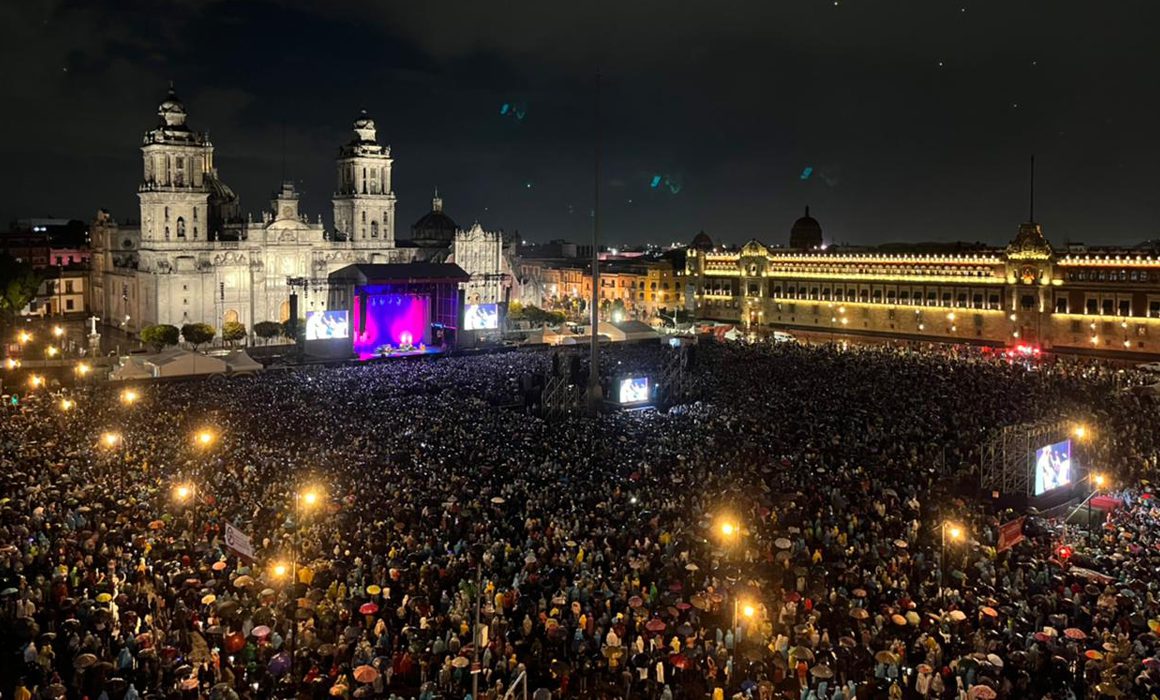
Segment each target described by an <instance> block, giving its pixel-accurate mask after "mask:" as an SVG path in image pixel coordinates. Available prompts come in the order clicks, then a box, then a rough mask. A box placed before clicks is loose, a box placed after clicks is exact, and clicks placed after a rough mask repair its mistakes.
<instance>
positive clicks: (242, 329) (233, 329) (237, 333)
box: [222, 321, 246, 345]
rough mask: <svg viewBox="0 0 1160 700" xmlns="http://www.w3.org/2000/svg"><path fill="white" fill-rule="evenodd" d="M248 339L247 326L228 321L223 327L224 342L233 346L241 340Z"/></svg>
mask: <svg viewBox="0 0 1160 700" xmlns="http://www.w3.org/2000/svg"><path fill="white" fill-rule="evenodd" d="M245 339H246V324H244V323H238V322H237V321H226V322H225V324H223V325H222V340H224V341H225V342H227V343H229V344H230V345H233V344H234V343H236V342H238V341H239V340H245Z"/></svg>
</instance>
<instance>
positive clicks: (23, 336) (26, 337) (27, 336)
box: [16, 331, 32, 345]
mask: <svg viewBox="0 0 1160 700" xmlns="http://www.w3.org/2000/svg"><path fill="white" fill-rule="evenodd" d="M16 339H17V340H19V341H20V344H21V345H27V344H28V343H30V342H31V341H32V334H31V333H29V332H28V331H20V335H18V336H16Z"/></svg>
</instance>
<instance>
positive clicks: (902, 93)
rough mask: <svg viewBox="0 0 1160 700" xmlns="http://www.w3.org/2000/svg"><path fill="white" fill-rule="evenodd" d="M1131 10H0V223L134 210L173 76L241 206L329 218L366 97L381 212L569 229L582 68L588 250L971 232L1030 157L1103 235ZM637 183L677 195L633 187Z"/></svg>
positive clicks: (918, 3)
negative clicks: (598, 190)
mask: <svg viewBox="0 0 1160 700" xmlns="http://www.w3.org/2000/svg"><path fill="white" fill-rule="evenodd" d="M964 9H965V10H966V11H965V12H964V11H962V10H964ZM1158 14H1160V13H1158V12H1157V10H1156V9H1155V8H1154V6H1153V4H1152V3H1148V2H1136V1H1131V0H1129V1H1125V2H1118V3H1081V2H1077V1H1075V0H1064V1H1062V2H1039V1H1034V2H1025V3H1001V4H995V3H987V4H983V3H977V2H975V3H971V2H961V1H960V2H930V1H929V0H898V1H896V2H890V3H877V2H867V1H866V0H840V2H839V4H838V5H837V6H835V5H834V3H833V1H832V0H829V1H825V0H822V1H814V0H810V1H806V0H790V1H787V2H768V1H762V2H746V1H742V0H736V1H733V2H726V3H717V4H709V3H703V2H669V3H660V2H651V1H643V2H640V1H638V2H623V1H621V2H615V3H614V2H606V1H604V0H599V1H596V2H587V3H572V4H561V3H543V2H540V3H530V2H528V3H524V2H518V3H517V2H512V3H502V4H500V3H479V2H441V3H393V2H391V3H383V2H377V1H372V0H354V1H352V2H342V3H317V4H316V3H308V2H305V1H304V0H285V1H284V2H257V3H255V2H203V1H196V2H195V1H193V0H189V1H187V2H162V3H157V2H144V0H131V1H129V2H125V1H118V2H99V1H93V2H81V1H80V0H70V1H67V2H64V1H58V2H53V1H44V2H36V3H7V4H5V5H4V6H2V7H0V24H2V26H5V27H6V28H8V30H9V31H8V32H7V36H8V38H9V40H8V41H6V43H5V45H4V47H3V48H0V51H2V52H3V58H4V61H3V65H4V66H5V67H4V68H3V71H4V77H5V80H4V82H3V85H4V87H3V88H2V91H3V95H4V102H5V104H6V105H7V107H6V109H5V110H3V112H2V113H0V120H2V122H0V126H2V127H3V128H2V129H0V153H2V154H3V156H4V163H5V165H6V167H5V168H4V169H3V171H2V174H0V187H2V188H3V191H4V193H5V196H4V198H3V199H2V200H0V218H2V219H5V220H6V219H10V218H14V217H17V216H29V215H40V214H46V213H53V214H55V215H62V216H75V217H86V218H87V217H89V216H91V214H92V212H93V211H94V210H95V209H96V207H98V206H106V207H109V208H111V209H113V210H114V212H115V213H116V214H117V215H118V216H120V217H123V218H131V217H134V216H135V215H136V200H135V189H136V185H137V182H138V180H139V177H140V162H139V152H138V150H137V148H138V146H139V144H140V138H141V134H142V133H143V132H144V131H145V130H147V129H148V128H150V127H151V125H152V124H153V122H154V119H155V115H154V113H153V112H154V109H155V106H156V104H157V102H158V101H159V100H160V99H161V97H162V96H163V94H164V91H165V87H166V85H167V83H168V81H169V80H176V81H177V85H178V88H179V92H180V93H181V95H182V97H183V98H184V99H185V100H186V103H187V106H188V108H189V110H190V114H191V117H190V120H191V123H192V124H193V125H194V126H195V127H197V128H201V129H208V130H209V131H210V134H211V137H212V139H213V141H214V143H215V145H216V146H217V149H218V158H217V162H218V166H219V168H220V169H221V171H222V175H223V176H224V178H225V179H226V180H227V181H228V182H230V183H231V185H233V186H234V187H235V189H237V190H238V191H239V193H240V194H241V195H242V198H243V204H244V206H245V208H246V209H249V210H252V211H255V212H256V211H257V210H259V209H260V208H261V207H263V206H264V205H265V201H266V199H267V195H268V193H269V192H271V191H272V190H274V189H275V187H276V186H277V184H278V181H279V179H280V178H281V177H282V174H283V172H285V173H286V174H287V176H288V177H290V178H291V179H294V180H295V181H296V182H298V183H299V185H300V187H302V188H303V190H304V192H305V194H304V207H305V208H306V209H307V211H309V212H311V213H312V215H313V214H315V213H321V214H323V215H324V216H325V217H326V218H327V219H329V194H330V191H331V190H332V187H333V183H332V179H333V157H334V154H335V149H336V148H337V146H338V144H340V143H341V142H342V141H343V140H345V139H346V138H347V133H348V128H349V124H350V122H351V120H352V119H353V118H354V117H355V116H356V115H357V114H358V112H359V110H361V109H367V110H368V111H369V112H370V113H371V114H372V115H373V116H374V117H375V118H376V120H377V121H378V123H379V126H380V134H381V135H382V137H383V138H384V139H385V140H387V141H388V142H390V143H391V145H392V147H393V151H394V154H395V157H396V168H395V173H396V174H395V177H396V179H395V188H396V191H397V192H398V194H399V197H400V212H399V221H400V222H401V225H400V227H401V228H402V227H403V226H405V225H406V224H407V223H408V222H410V221H412V220H414V219H416V218H418V216H420V215H421V214H422V213H423V212H424V211H425V210H426V208H427V206H428V205H429V198H430V191H431V189H432V188H433V187H434V186H436V185H438V186H439V187H440V190H441V192H442V193H443V194H444V197H445V199H446V203H447V208H448V210H449V212H450V213H451V214H452V215H453V216H455V217H456V218H457V219H458V220H459V222H460V223H461V224H464V225H466V224H469V223H471V220H472V219H479V220H480V221H481V222H483V223H484V224H485V225H489V226H496V227H504V228H507V229H509V230H510V229H519V230H520V231H521V232H522V233H523V234H524V235H525V236H527V237H530V238H537V239H547V238H553V237H560V236H565V237H580V236H585V235H588V231H589V218H588V213H589V210H590V207H591V199H592V169H591V168H592V131H593V130H592V107H593V100H592V96H593V95H592V83H593V79H592V76H593V74H594V72H595V71H596V70H597V68H599V69H600V71H601V72H602V74H603V76H604V78H603V88H602V114H603V119H602V129H601V131H602V137H603V143H604V149H603V153H604V161H603V162H604V170H603V174H604V182H605V185H606V189H605V193H606V194H605V197H604V202H605V206H604V207H603V217H602V219H603V221H604V223H605V225H606V237H607V239H608V240H609V241H613V242H639V241H643V240H655V241H669V240H673V239H683V238H688V237H689V236H690V234H691V233H692V232H695V231H697V230H700V229H702V228H704V229H706V230H708V231H710V232H712V233H713V234H714V237H715V238H719V239H725V240H736V241H740V240H744V239H747V238H749V237H758V238H762V239H766V240H772V241H780V240H783V239H784V238H785V235H786V231H787V229H788V227H789V225H790V223H791V222H792V221H793V219H794V218H795V217H796V216H798V215H799V214H800V210H801V208H802V207H803V206H804V205H805V204H810V205H811V207H812V211H813V212H814V214H815V215H816V216H817V217H818V218H819V220H821V222H822V224H823V226H824V227H825V229H826V232H827V235H828V236H830V237H833V238H836V239H838V240H844V241H849V242H874V241H884V240H921V239H956V238H957V239H969V240H975V239H982V240H988V241H991V242H996V243H997V242H1001V241H1003V240H1006V239H1007V238H1008V237H1009V236H1010V235H1011V234H1012V233H1013V232H1014V230H1015V228H1016V226H1017V225H1018V223H1019V222H1020V221H1021V220H1022V218H1023V217H1024V216H1025V211H1026V185H1025V183H1026V179H1027V178H1026V174H1027V173H1026V171H1027V165H1026V164H1027V159H1028V156H1029V155H1030V154H1031V153H1032V152H1034V153H1036V154H1037V157H1038V162H1039V163H1040V169H1039V175H1038V178H1037V182H1038V183H1039V193H1040V195H1039V205H1038V207H1037V210H1038V212H1040V217H1039V218H1040V219H1041V220H1042V222H1043V223H1044V225H1045V228H1046V230H1047V232H1048V234H1049V236H1051V237H1052V238H1054V239H1057V240H1063V239H1065V238H1072V239H1083V240H1086V241H1088V242H1091V243H1096V242H1099V243H1132V242H1136V241H1139V240H1141V239H1144V238H1148V237H1152V236H1154V235H1155V229H1156V221H1157V218H1158V216H1160V204H1158V203H1157V198H1156V197H1155V196H1154V191H1155V189H1156V186H1157V177H1156V175H1155V174H1154V171H1155V167H1154V165H1153V162H1154V161H1155V160H1156V158H1157V156H1158V152H1160V148H1158V146H1160V137H1158V136H1157V133H1156V129H1155V128H1154V126H1153V125H1154V123H1155V121H1156V118H1155V115H1156V112H1157V108H1158V107H1160V97H1158V95H1160V92H1158V91H1157V89H1156V88H1157V87H1158V86H1157V84H1156V82H1157V79H1156V77H1155V76H1157V75H1160V52H1156V51H1155V50H1154V48H1153V38H1152V36H1151V28H1152V27H1154V26H1155V25H1156V20H1157V19H1160V17H1158V16H1157V15H1158ZM504 103H509V104H513V105H516V104H518V105H520V106H521V111H522V112H523V113H524V117H523V118H520V119H514V118H511V117H510V116H507V115H503V114H500V108H501V106H502V105H503V104H504ZM806 165H812V166H813V167H814V174H813V176H812V177H810V178H808V179H806V180H802V179H801V178H800V177H799V176H800V174H801V172H802V169H803V167H805V166H806ZM656 174H660V175H662V176H664V177H665V178H671V179H673V180H674V181H679V183H680V186H679V188H678V191H676V192H673V191H672V189H671V188H652V187H650V182H651V179H652V177H653V176H654V175H656ZM613 181H615V182H616V183H617V186H616V187H611V186H609V185H610V184H611V183H612V182H613ZM528 184H532V187H528V186H527V185H528Z"/></svg>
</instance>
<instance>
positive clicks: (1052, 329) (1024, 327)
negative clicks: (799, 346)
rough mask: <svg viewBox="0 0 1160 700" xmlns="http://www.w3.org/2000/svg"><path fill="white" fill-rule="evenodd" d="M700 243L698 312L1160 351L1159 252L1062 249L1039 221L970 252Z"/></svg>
mask: <svg viewBox="0 0 1160 700" xmlns="http://www.w3.org/2000/svg"><path fill="white" fill-rule="evenodd" d="M799 223H800V222H799ZM795 228H796V227H795ZM795 242H797V241H795ZM701 243H702V245H699V246H695V247H690V250H689V254H688V257H687V261H686V271H687V278H686V284H687V290H688V292H689V294H690V296H691V300H692V306H693V309H694V312H695V314H696V315H697V317H698V318H703V319H713V320H720V321H728V322H734V323H739V324H741V325H744V326H747V327H751V328H786V329H796V330H802V331H817V332H820V333H848V334H855V335H857V334H863V335H873V336H886V337H893V338H897V339H902V340H929V341H938V342H963V343H973V344H979V345H990V346H1007V345H1018V344H1029V345H1033V346H1035V345H1038V346H1040V347H1042V348H1043V349H1044V350H1049V349H1052V348H1057V349H1061V350H1076V351H1081V352H1083V351H1090V350H1091V349H1092V348H1097V349H1099V350H1101V351H1119V352H1125V351H1132V352H1135V353H1160V257H1158V256H1157V255H1155V254H1145V253H1143V252H1141V251H1118V252H1117V251H1102V252H1098V253H1097V252H1085V253H1077V252H1060V251H1057V250H1055V249H1053V248H1052V246H1051V245H1050V244H1049V243H1048V241H1047V239H1046V238H1045V237H1044V236H1043V232H1042V230H1041V228H1040V226H1039V225H1038V224H1036V223H1026V224H1023V225H1022V226H1020V227H1019V231H1018V233H1017V235H1016V236H1015V238H1014V240H1012V241H1011V243H1010V244H1009V245H1008V246H1006V247H1005V248H988V249H974V250H967V251H962V252H920V251H919V250H918V249H917V248H916V250H914V251H913V252H894V251H891V252H884V251H880V250H873V249H834V248H831V249H829V250H794V249H784V248H770V247H767V246H765V245H763V244H761V243H759V242H757V241H750V242H749V243H747V244H745V245H744V246H743V247H742V248H741V249H740V250H731V251H726V250H721V249H718V248H709V247H707V246H705V245H703V243H704V241H701Z"/></svg>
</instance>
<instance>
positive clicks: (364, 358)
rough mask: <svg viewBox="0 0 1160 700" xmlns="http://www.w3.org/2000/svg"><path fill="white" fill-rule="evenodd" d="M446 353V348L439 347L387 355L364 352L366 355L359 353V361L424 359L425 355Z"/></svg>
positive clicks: (401, 351) (398, 351)
mask: <svg viewBox="0 0 1160 700" xmlns="http://www.w3.org/2000/svg"><path fill="white" fill-rule="evenodd" d="M444 352H446V349H445V348H438V347H436V348H426V349H424V350H419V349H418V348H416V349H414V350H395V351H393V352H390V353H385V354H382V353H365V352H364V353H359V356H358V359H359V360H360V361H363V362H365V361H367V360H391V359H399V358H405V357H422V356H424V355H442V354H443V353H444Z"/></svg>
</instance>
